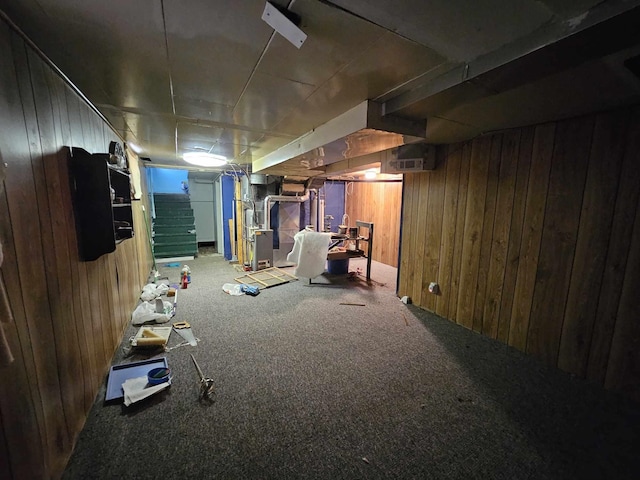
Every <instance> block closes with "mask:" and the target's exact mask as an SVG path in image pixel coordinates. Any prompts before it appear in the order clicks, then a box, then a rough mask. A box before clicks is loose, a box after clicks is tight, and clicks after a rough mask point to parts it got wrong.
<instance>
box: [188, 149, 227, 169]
mask: <svg viewBox="0 0 640 480" xmlns="http://www.w3.org/2000/svg"><path fill="white" fill-rule="evenodd" d="M182 159H183V160H184V161H185V162H187V163H190V164H191V165H197V166H198V167H222V166H223V165H226V164H227V157H225V156H222V155H216V154H215V153H207V152H187V153H185V154H184V155H182Z"/></svg>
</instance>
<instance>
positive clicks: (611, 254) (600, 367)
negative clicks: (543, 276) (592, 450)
mask: <svg viewBox="0 0 640 480" xmlns="http://www.w3.org/2000/svg"><path fill="white" fill-rule="evenodd" d="M638 152H640V109H639V108H636V109H635V111H634V112H633V114H632V117H631V119H630V125H629V128H628V129H627V139H626V142H625V156H624V162H623V165H622V171H621V174H620V183H619V187H618V192H617V198H616V201H615V210H614V213H613V220H612V224H611V231H610V235H609V246H608V252H607V259H606V261H605V266H604V274H603V277H602V287H601V290H600V295H599V299H598V308H597V312H596V322H595V324H594V328H593V330H594V331H593V334H592V341H591V344H590V352H589V360H588V365H587V378H589V379H591V380H593V381H596V382H599V383H602V382H604V380H605V375H606V371H607V364H608V361H609V352H610V348H611V339H612V337H613V331H614V328H615V324H616V319H617V317H618V305H619V302H620V295H621V290H622V284H623V280H624V275H625V273H626V268H627V265H628V264H629V263H628V261H627V257H628V254H629V246H630V245H631V234H632V230H633V225H634V210H635V207H634V206H635V205H637V203H638V197H639V196H640V188H638V185H640V155H639V154H638Z"/></svg>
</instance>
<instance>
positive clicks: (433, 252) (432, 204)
mask: <svg viewBox="0 0 640 480" xmlns="http://www.w3.org/2000/svg"><path fill="white" fill-rule="evenodd" d="M437 155H438V158H437V160H438V161H437V163H438V164H439V165H443V164H444V157H445V152H444V151H442V150H440V151H438V153H437ZM422 177H423V178H425V179H428V180H429V189H430V192H429V199H428V200H427V203H426V205H423V209H424V210H426V231H425V236H424V237H423V239H422V241H423V243H424V255H423V263H422V301H421V304H422V305H425V308H428V309H429V310H431V311H434V310H435V309H436V299H437V295H435V294H433V293H431V292H429V284H430V283H431V282H437V281H438V271H439V268H440V254H441V253H440V248H441V245H440V244H441V239H442V215H443V213H444V192H445V182H446V169H445V168H443V167H441V168H437V169H436V170H434V171H431V172H428V173H423V174H422Z"/></svg>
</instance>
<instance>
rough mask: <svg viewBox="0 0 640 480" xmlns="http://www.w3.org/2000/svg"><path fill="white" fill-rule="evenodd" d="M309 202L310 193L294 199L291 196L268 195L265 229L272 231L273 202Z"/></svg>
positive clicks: (265, 205)
mask: <svg viewBox="0 0 640 480" xmlns="http://www.w3.org/2000/svg"><path fill="white" fill-rule="evenodd" d="M307 200H309V192H308V191H307V193H306V194H304V195H302V196H299V197H294V196H291V195H267V196H266V197H265V198H264V229H265V230H271V202H297V203H302V202H306V201H307Z"/></svg>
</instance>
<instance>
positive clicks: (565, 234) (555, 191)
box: [527, 117, 593, 364]
mask: <svg viewBox="0 0 640 480" xmlns="http://www.w3.org/2000/svg"><path fill="white" fill-rule="evenodd" d="M592 133H593V118H592V117H583V118H580V119H578V120H570V121H564V122H560V123H559V124H558V128H557V130H556V139H555V144H554V149H553V158H552V160H551V173H550V176H549V190H548V194H547V207H546V211H545V216H544V225H543V229H542V241H541V243H540V256H539V257H538V269H537V272H536V284H535V287H534V292H533V302H532V305H531V320H530V322H529V333H528V335H527V352H528V353H531V354H533V355H535V356H537V357H539V358H541V359H542V360H544V361H545V362H547V363H551V364H555V363H556V362H557V360H558V348H559V346H560V333H561V331H562V323H563V316H564V309H565V306H566V299H567V294H568V287H569V280H570V277H571V268H572V266H573V258H574V255H575V246H576V237H577V231H578V224H579V221H580V210H581V207H582V197H583V195H584V185H585V178H586V175H587V165H588V160H589V146H590V140H591V135H592Z"/></svg>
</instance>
